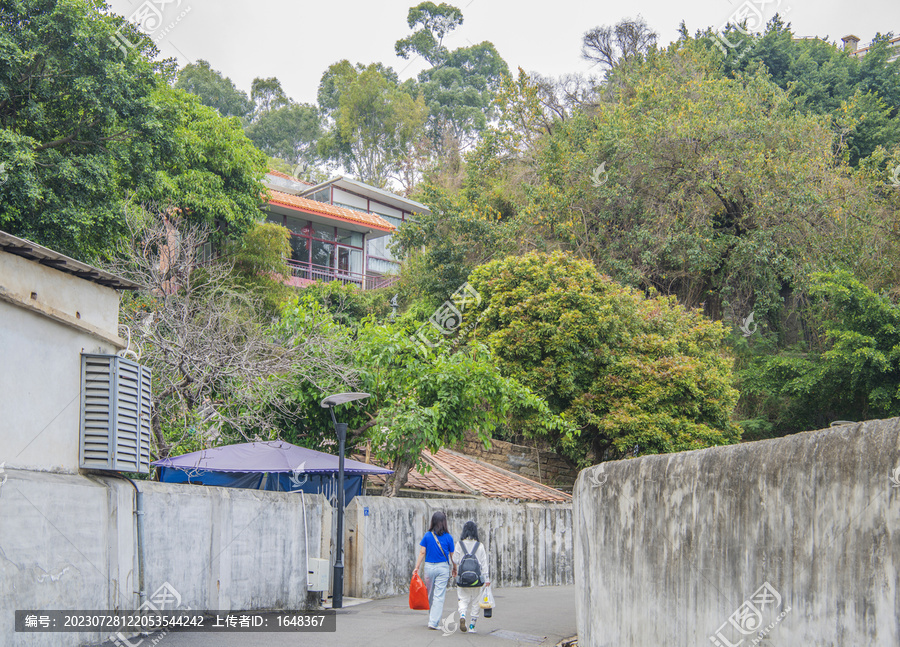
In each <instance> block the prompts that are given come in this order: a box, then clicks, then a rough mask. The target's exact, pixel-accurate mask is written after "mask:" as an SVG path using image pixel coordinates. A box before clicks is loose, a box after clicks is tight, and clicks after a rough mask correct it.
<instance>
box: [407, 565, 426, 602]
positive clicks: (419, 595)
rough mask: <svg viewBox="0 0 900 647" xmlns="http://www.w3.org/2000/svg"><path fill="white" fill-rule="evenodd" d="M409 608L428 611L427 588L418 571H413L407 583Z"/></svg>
mask: <svg viewBox="0 0 900 647" xmlns="http://www.w3.org/2000/svg"><path fill="white" fill-rule="evenodd" d="M409 608H410V609H417V610H420V611H428V608H429V607H428V589H427V588H425V582H423V581H422V578H421V577H419V574H418V573H413V576H412V581H411V582H410V583H409Z"/></svg>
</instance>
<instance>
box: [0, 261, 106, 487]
mask: <svg viewBox="0 0 900 647" xmlns="http://www.w3.org/2000/svg"><path fill="white" fill-rule="evenodd" d="M118 317H119V295H118V293H117V292H116V291H115V290H113V289H112V288H107V287H104V286H101V285H98V284H96V283H92V282H90V281H86V280H84V279H80V278H78V277H75V276H72V275H69V274H65V273H63V272H60V271H58V270H55V269H52V268H49V267H45V266H43V265H40V264H39V263H36V262H33V261H29V260H26V259H23V258H20V257H18V256H15V255H13V254H8V253H6V252H2V251H0V464H3V463H5V465H6V466H7V467H20V468H29V469H39V470H54V471H62V472H77V470H78V443H79V417H80V394H81V353H82V352H85V353H115V352H117V351H118V350H120V349H121V348H122V342H121V340H120V339H119V337H118V334H117V327H118Z"/></svg>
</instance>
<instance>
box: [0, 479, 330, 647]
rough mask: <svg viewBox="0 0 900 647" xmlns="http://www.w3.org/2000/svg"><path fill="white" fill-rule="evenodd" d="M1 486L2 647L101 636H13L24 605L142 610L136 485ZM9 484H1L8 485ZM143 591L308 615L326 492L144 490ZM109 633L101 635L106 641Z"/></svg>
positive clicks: (206, 604) (197, 604) (15, 482)
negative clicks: (310, 565)
mask: <svg viewBox="0 0 900 647" xmlns="http://www.w3.org/2000/svg"><path fill="white" fill-rule="evenodd" d="M3 476H5V477H6V480H5V482H2V484H0V609H2V610H3V613H0V645H29V646H40V647H43V646H45V645H46V646H48V647H50V646H52V647H61V646H62V647H67V646H69V645H82V644H84V643H86V642H99V640H100V635H99V634H97V633H77V634H76V633H33V634H16V633H14V631H13V628H14V624H13V613H12V611H14V610H15V609H29V608H31V609H85V610H105V609H134V608H136V607H137V606H138V598H137V596H136V595H135V594H134V591H135V590H136V588H137V587H136V585H135V573H136V564H137V561H136V556H135V542H134V515H133V507H132V506H133V492H134V491H133V489H132V487H131V486H130V485H129V484H128V483H126V482H124V481H121V480H118V479H113V478H109V477H102V478H100V477H96V478H95V477H85V476H78V475H69V474H50V473H46V472H33V471H28V470H9V469H7V470H6V471H5V473H4V474H3ZM0 480H2V477H0ZM138 487H140V488H141V490H142V491H143V492H144V493H145V494H144V507H145V513H146V514H145V537H144V541H145V551H146V552H145V556H146V561H145V568H146V571H145V575H144V582H145V590H146V591H147V594H148V596H149V595H150V594H152V593H153V592H154V591H155V590H157V589H158V588H159V587H161V586H162V585H163V583H164V582H169V583H170V584H171V585H172V586H173V587H174V588H175V589H176V590H177V591H178V593H179V594H180V595H181V597H182V605H183V606H186V607H190V608H193V609H223V610H225V609H273V608H275V609H277V608H285V609H300V608H305V607H306V604H307V592H306V572H305V571H306V541H305V539H304V534H305V533H306V534H307V535H308V537H309V552H310V556H311V557H326V558H327V557H328V556H329V553H328V546H327V544H326V545H324V546H323V545H322V543H323V536H324V537H325V538H326V541H327V537H328V535H329V534H330V531H329V530H326V531H325V532H324V533H323V518H324V519H325V524H326V525H328V526H330V507H329V506H328V503H327V501H326V500H325V498H324V497H322V496H321V495H312V496H306V495H305V503H306V506H305V507H306V527H305V528H304V520H303V507H302V506H301V497H300V496H299V495H298V494H288V493H281V492H259V491H254V490H241V489H233V488H213V487H203V486H184V485H174V484H168V483H153V482H146V481H144V482H139V483H138ZM105 637H106V636H105V635H104V636H103V638H104V639H105Z"/></svg>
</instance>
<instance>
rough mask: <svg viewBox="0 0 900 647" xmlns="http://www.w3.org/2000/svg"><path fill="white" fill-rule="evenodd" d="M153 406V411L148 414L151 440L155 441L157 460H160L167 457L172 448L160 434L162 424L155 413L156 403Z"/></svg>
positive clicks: (161, 433)
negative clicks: (151, 433)
mask: <svg viewBox="0 0 900 647" xmlns="http://www.w3.org/2000/svg"><path fill="white" fill-rule="evenodd" d="M153 405H154V406H153V411H152V413H151V414H150V427H151V428H152V429H153V438H154V439H155V440H156V449H157V460H162V459H164V458H168V457H169V452H170V451H171V450H172V446H171V445H169V444H168V443H167V442H166V437H165V436H164V435H163V432H162V422H161V421H160V419H159V415H157V413H156V411H157V405H158V403H156V402H154V403H153Z"/></svg>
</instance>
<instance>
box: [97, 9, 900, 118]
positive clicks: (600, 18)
mask: <svg viewBox="0 0 900 647" xmlns="http://www.w3.org/2000/svg"><path fill="white" fill-rule="evenodd" d="M108 1H109V2H110V5H111V7H112V10H113V11H114V12H115V13H118V14H122V15H124V16H130V15H132V14H133V13H134V12H135V11H136V10H137V9H138V7H140V6H141V5H142V4H145V2H144V0H108ZM147 2H155V3H156V4H157V6H160V5H162V6H163V8H162V13H163V16H164V18H165V20H166V24H170V23H172V22H173V21H174V20H175V19H176V18H177V17H178V16H179V14H181V13H183V12H186V13H185V15H184V16H183V18H182V19H181V20H180V21H179V22H177V24H175V25H174V26H173V27H172V28H171V29H170V30H169V31H168V33H167V34H166V35H165V37H164V38H163V39H162V41H161V42H160V43H159V47H160V50H161V52H162V55H163V56H167V57H168V56H172V57H175V58H177V59H178V61H179V64H180V65H185V64H187V63H190V62H193V61H196V60H198V59H206V60H208V61H209V62H210V64H211V65H212V67H213V69H217V70H219V71H220V72H222V73H223V74H225V76H228V77H231V79H232V80H233V81H234V82H235V84H236V85H237V86H238V87H239V88H241V89H243V90H244V91H246V92H247V93H248V94H249V90H250V83H251V81H252V80H253V78H254V77H257V76H259V77H269V76H276V77H278V79H279V80H280V81H281V83H282V86H283V87H284V89H285V91H286V93H287V94H288V96H290V97H291V98H293V99H294V100H296V101H302V102H307V103H315V100H316V91H317V89H318V85H319V79H320V78H321V75H322V72H324V71H325V69H326V68H327V67H328V66H329V65H331V64H332V63H334V62H336V61H339V60H341V59H343V58H346V59H349V60H350V61H351V62H352V63H373V62H382V63H384V64H385V65H389V66H391V67H393V68H394V69H395V70H397V71H398V72H400V77H401V78H402V79H406V78H409V77H412V76H415V75H416V74H417V73H418V72H419V71H420V70H421V69H422V68H423V67H424V65H423V62H422V61H421V60H419V61H413V62H412V63H410V62H409V61H405V60H403V59H400V58H398V57H397V56H396V55H395V53H394V42H395V41H397V40H398V39H400V38H403V37H404V36H406V35H408V34H409V33H410V30H409V29H408V28H407V25H406V14H407V11H408V10H409V7H411V6H413V5H415V4H418V0H374V1H372V0H368V1H365V2H364V1H362V0H343V1H334V0H331V1H329V0H324V1H317V2H309V1H308V0H301V1H300V2H291V1H289V0H256V1H255V2H239V1H238V0H147ZM435 2H436V4H440V0H435ZM751 2H752V3H754V4H755V6H757V7H760V8H761V12H762V13H763V15H764V17H765V18H766V19H767V20H768V18H770V17H771V16H772V15H773V14H774V13H775V12H776V11H778V12H780V13H781V14H782V17H783V18H784V19H785V21H786V22H790V23H792V24H793V27H794V33H795V34H796V35H797V36H819V37H828V38H829V40H831V41H838V40H839V39H840V38H841V37H842V36H845V35H847V34H851V33H852V34H855V35H857V36H859V37H860V38H861V39H862V41H863V43H867V42H869V41H870V40H871V39H872V37H873V36H874V35H875V33H876V32H878V31H881V32H888V31H893V32H894V33H895V34H900V1H898V0H855V1H853V2H850V1H849V0H815V1H813V0H731V1H729V0H696V1H695V2H692V3H680V2H672V1H671V0H639V1H638V2H633V3H629V4H625V3H613V2H605V3H604V2H591V3H587V2H579V1H577V0H553V1H552V2H534V1H533V0H530V1H528V0H526V1H523V2H513V1H511V0H458V1H456V2H454V1H453V0H450V4H454V5H455V6H458V7H459V8H460V9H462V11H463V17H464V22H463V24H462V25H461V26H460V27H459V28H458V29H457V30H456V31H454V32H452V33H451V34H450V35H449V36H448V37H447V38H446V39H445V43H444V44H445V45H447V46H448V47H449V48H450V49H455V48H456V47H462V46H467V45H469V44H470V43H480V42H482V41H485V40H489V41H491V42H493V43H494V45H495V46H496V47H497V50H498V51H499V52H500V55H501V56H503V58H504V59H505V60H506V62H507V63H508V64H509V66H510V69H511V70H513V71H515V69H516V68H517V67H522V68H523V69H525V70H526V71H528V72H532V71H534V72H539V73H541V74H544V75H553V76H558V75H560V74H564V73H567V72H587V71H588V69H589V67H590V66H589V64H588V63H587V62H586V61H584V60H582V59H581V56H580V51H581V36H582V34H583V33H584V32H585V31H586V30H588V29H590V28H592V27H596V26H598V25H612V24H615V23H616V22H618V21H619V20H621V19H622V18H626V17H635V16H637V15H638V14H640V15H642V16H643V17H644V18H645V19H646V20H647V22H648V23H649V25H650V27H651V28H653V29H654V30H655V31H656V32H658V33H659V34H660V41H661V43H662V44H666V43H669V42H670V41H672V40H674V39H675V37H676V35H677V29H678V25H679V23H680V22H681V21H682V20H684V21H685V22H686V23H687V26H688V29H689V31H690V32H691V33H694V32H695V31H696V30H697V29H700V28H705V27H713V28H719V27H720V26H722V24H723V23H725V22H726V21H727V20H728V19H729V17H731V15H732V14H733V13H734V12H735V11H736V10H737V9H738V8H739V7H741V6H742V5H745V4H748V3H751ZM162 29H164V28H161V29H160V30H159V31H162ZM156 33H159V32H156ZM154 35H156V34H154Z"/></svg>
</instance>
